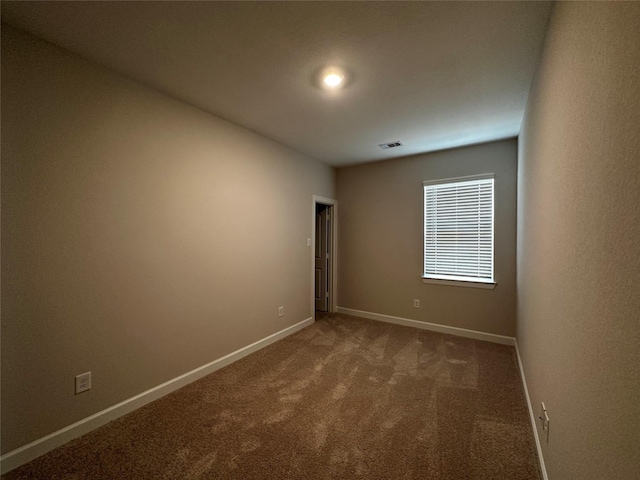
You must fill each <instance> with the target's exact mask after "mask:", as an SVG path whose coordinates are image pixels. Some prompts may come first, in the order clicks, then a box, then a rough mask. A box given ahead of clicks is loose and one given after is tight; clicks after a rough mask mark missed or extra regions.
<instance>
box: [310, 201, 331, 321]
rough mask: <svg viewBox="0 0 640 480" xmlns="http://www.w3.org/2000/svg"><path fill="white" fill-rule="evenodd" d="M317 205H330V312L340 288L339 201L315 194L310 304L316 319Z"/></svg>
mask: <svg viewBox="0 0 640 480" xmlns="http://www.w3.org/2000/svg"><path fill="white" fill-rule="evenodd" d="M316 205H327V206H328V207H329V213H330V219H329V225H330V228H331V235H330V238H329V241H330V242H331V245H330V247H329V251H330V252H331V254H330V255H331V256H330V261H331V262H330V264H331V267H330V268H331V272H330V273H331V275H330V276H329V305H328V307H329V312H330V313H332V312H335V311H336V305H337V295H336V292H337V290H338V255H337V253H338V201H337V200H336V199H335V198H328V197H321V196H320V195H313V196H312V202H311V245H310V247H311V252H310V254H309V256H310V257H311V289H310V292H309V293H310V295H309V296H310V298H311V300H310V305H311V317H312V318H313V320H314V321H315V319H316V301H315V298H316V295H315V286H316V278H315V277H316V264H315V252H316Z"/></svg>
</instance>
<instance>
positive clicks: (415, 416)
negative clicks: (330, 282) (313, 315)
mask: <svg viewBox="0 0 640 480" xmlns="http://www.w3.org/2000/svg"><path fill="white" fill-rule="evenodd" d="M353 478H362V479H367V480H370V479H433V480H445V479H446V480H453V479H456V480H457V479H460V480H462V479H465V480H469V479H482V480H489V479H499V480H525V479H526V480H532V479H535V480H538V479H540V478H541V476H540V473H539V469H538V459H537V455H536V451H535V445H534V440H533V434H532V431H531V424H530V421H529V417H528V413H527V407H526V400H525V397H524V393H523V389H522V383H521V381H520V376H519V373H518V367H517V359H516V356H515V351H514V349H513V347H507V346H503V345H496V344H492V343H487V342H481V341H476V340H470V339H467V338H461V337H454V336H450V335H442V334H438V333H433V332H428V331H426V330H417V329H413V328H409V327H402V326H398V325H391V324H386V323H380V322H375V321H370V320H363V319H360V318H355V317H349V316H344V315H331V316H326V317H325V318H322V319H319V320H318V321H317V322H316V323H314V324H313V325H312V326H310V327H307V328H305V329H303V330H301V331H299V332H298V333H296V334H294V335H292V336H289V337H287V338H286V339H284V340H281V341H279V342H277V343H275V344H273V345H271V346H269V347H267V348H265V349H263V350H260V351H259V352H256V353H254V354H252V355H250V356H248V357H246V358H244V359H242V360H240V361H238V362H236V363H234V364H232V365H230V366H228V367H226V368H224V369H222V370H219V371H217V372H215V373H213V374H211V375H209V376H207V377H205V378H203V379H201V380H199V381H197V382H195V383H192V384H191V385H188V386H186V387H184V388H182V389H181V390H178V391H176V392H174V393H172V394H170V395H168V396H166V397H164V398H162V399H160V400H158V401H155V402H153V403H151V404H149V405H146V406H145V407H142V408H140V409H138V410H136V411H135V412H133V413H130V414H129V415H126V416H124V417H122V418H120V419H118V420H115V421H113V422H111V423H109V424H107V425H105V426H104V427H102V428H100V429H98V430H95V431H93V432H91V433H90V434H88V435H85V436H84V437H81V438H79V439H76V440H74V441H72V442H70V443H68V444H66V445H64V446H63V447H60V448H58V449H56V450H54V451H52V452H50V453H48V454H46V455H44V456H42V457H40V458H38V459H36V460H34V461H33V462H31V463H29V464H27V465H24V466H23V467H21V468H19V469H16V470H14V471H12V472H9V473H8V474H6V475H4V476H3V477H2V479H3V480H5V479H6V480H15V479H68V480H72V479H73V480H80V479H353Z"/></svg>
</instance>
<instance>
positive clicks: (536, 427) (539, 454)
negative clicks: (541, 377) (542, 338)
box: [515, 341, 549, 480]
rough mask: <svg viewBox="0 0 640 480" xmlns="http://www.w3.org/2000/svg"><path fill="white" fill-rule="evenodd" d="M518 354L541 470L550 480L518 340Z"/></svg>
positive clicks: (545, 477) (544, 477)
mask: <svg viewBox="0 0 640 480" xmlns="http://www.w3.org/2000/svg"><path fill="white" fill-rule="evenodd" d="M515 347H516V355H517V357H518V366H519V367H520V375H521V376H522V386H523V387H524V396H525V397H526V398H527V406H528V407H529V417H530V418H531V428H532V429H533V437H534V438H535V440H536V449H537V450H538V459H539V460H540V471H541V472H542V478H543V480H549V477H548V476H547V469H546V467H545V465H544V458H543V457H542V446H541V444H540V436H539V435H538V422H536V415H535V413H534V412H533V407H532V405H531V398H530V397H529V389H528V388H527V380H526V379H525V378H524V367H523V366H522V359H521V358H520V350H519V349H518V342H517V341H516V345H515Z"/></svg>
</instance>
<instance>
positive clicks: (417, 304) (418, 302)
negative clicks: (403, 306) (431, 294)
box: [413, 298, 420, 308]
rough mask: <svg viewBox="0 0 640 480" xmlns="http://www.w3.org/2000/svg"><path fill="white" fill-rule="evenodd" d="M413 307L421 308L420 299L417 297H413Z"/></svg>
mask: <svg viewBox="0 0 640 480" xmlns="http://www.w3.org/2000/svg"><path fill="white" fill-rule="evenodd" d="M413 308H420V300H418V299H417V298H414V299H413Z"/></svg>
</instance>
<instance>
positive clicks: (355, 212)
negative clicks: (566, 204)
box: [337, 139, 517, 336]
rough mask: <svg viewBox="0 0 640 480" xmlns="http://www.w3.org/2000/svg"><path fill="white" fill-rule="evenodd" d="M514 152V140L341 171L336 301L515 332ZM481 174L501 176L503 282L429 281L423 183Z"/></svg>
mask: <svg viewBox="0 0 640 480" xmlns="http://www.w3.org/2000/svg"><path fill="white" fill-rule="evenodd" d="M516 156H517V142H516V140H515V139H511V140H505V141H502V142H495V143H487V144H483V145H475V146H471V147H466V148H459V149H455V150H447V151H442V152H437V153H430V154H425V155H416V156H412V157H407V158H403V159H399V160H391V161H386V162H376V163H372V164H368V165H362V166H354V167H349V168H342V169H339V170H338V172H337V183H338V198H339V201H340V217H339V220H338V221H339V230H338V234H339V239H338V245H339V248H340V250H339V252H338V256H339V259H338V262H339V264H338V272H339V276H340V277H339V282H338V289H339V290H338V304H339V306H341V307H346V308H352V309H356V310H364V311H367V312H373V313H378V314H385V315H392V316H397V317H403V318H408V319H413V320H420V321H424V322H431V323H437V324H443V325H449V326H454V327H461V328H467V329H472V330H479V331H482V332H488V333H495V334H500V335H511V336H513V335H514V334H515V298H516V293H515V283H516V271H515V262H516V252H515V248H516V166H517V158H516ZM480 173H495V175H496V177H495V182H496V183H495V188H496V193H495V195H496V196H495V223H496V228H495V233H496V235H495V255H496V261H495V278H496V281H497V283H498V286H497V287H496V288H495V290H484V289H478V288H465V287H457V286H444V285H433V284H424V283H423V282H422V268H423V240H422V239H423V206H422V205H423V191H422V182H423V181H424V180H433V179H439V178H451V177H459V176H465V175H474V174H480ZM414 298H417V299H420V300H421V306H422V308H420V309H419V310H417V309H414V308H413V299H414Z"/></svg>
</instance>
